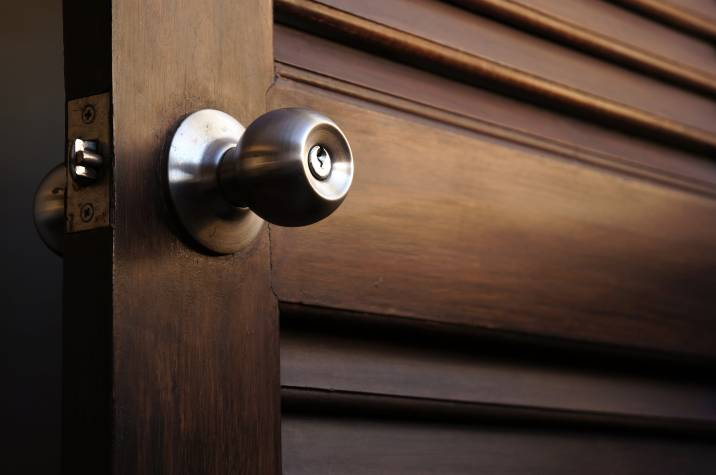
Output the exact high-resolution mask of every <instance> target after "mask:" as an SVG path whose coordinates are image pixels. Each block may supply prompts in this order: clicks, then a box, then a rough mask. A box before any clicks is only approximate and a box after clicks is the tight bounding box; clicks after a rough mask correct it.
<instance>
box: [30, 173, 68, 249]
mask: <svg viewBox="0 0 716 475" xmlns="http://www.w3.org/2000/svg"><path fill="white" fill-rule="evenodd" d="M65 176H66V174H65V164H64V163H60V164H59V165H57V166H56V167H54V168H53V169H52V170H50V172H49V173H48V174H47V175H45V177H44V178H43V179H42V181H41V182H40V185H39V186H38V187H37V190H36V191H35V200H34V203H33V206H32V208H33V218H34V221H35V228H36V229H37V233H38V234H39V235H40V239H42V241H43V242H44V243H45V245H46V246H47V247H49V248H50V250H52V251H53V252H54V253H56V254H59V255H62V250H63V244H64V237H65V181H66V179H65Z"/></svg>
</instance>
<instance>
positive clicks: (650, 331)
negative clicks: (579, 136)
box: [270, 83, 716, 356]
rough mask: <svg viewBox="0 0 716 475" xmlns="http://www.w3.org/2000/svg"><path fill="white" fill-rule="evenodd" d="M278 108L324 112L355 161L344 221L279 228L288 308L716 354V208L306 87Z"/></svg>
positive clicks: (278, 264) (285, 92)
mask: <svg viewBox="0 0 716 475" xmlns="http://www.w3.org/2000/svg"><path fill="white" fill-rule="evenodd" d="M270 104H271V106H272V107H282V106H292V105H302V106H307V107H312V108H314V109H316V110H321V111H322V112H324V113H326V114H327V115H329V116H330V117H332V118H334V119H335V120H336V122H337V123H338V124H339V125H340V126H341V127H342V128H343V129H344V131H345V132H346V134H347V136H348V137H350V138H351V145H352V147H353V150H354V153H355V157H356V178H355V180H354V185H353V189H352V190H351V193H350V195H349V197H348V198H347V200H346V202H345V203H344V204H343V206H342V207H341V208H340V209H339V210H338V211H337V212H336V213H335V214H334V215H332V216H331V217H330V218H328V219H327V220H325V221H323V222H321V223H318V224H316V225H314V226H311V227H309V228H304V229H291V230H286V229H283V228H279V227H272V231H271V234H272V250H273V252H272V265H273V282H274V290H275V292H276V294H277V296H278V297H279V299H280V300H282V301H287V302H295V303H303V304H310V305H318V306H324V307H332V308H344V309H352V310H358V311H366V312H371V313H377V314H387V315H400V316H406V317H412V318H419V319H429V320H437V321H443V322H450V323H455V324H461V325H468V326H479V327H483V328H493V329H500V330H503V331H513V332H521V333H530V334H536V335H549V336H556V337H562V338H569V339H577V340H584V341H593V342H601V343H609V344H616V345H623V346H628V347H633V348H642V349H653V350H660V351H667V352H677V353H687V354H689V353H690V354H694V355H708V356H714V355H715V354H716V344H715V342H716V340H714V336H713V335H714V332H713V331H711V330H712V329H713V324H714V323H713V319H712V318H711V316H712V315H714V313H715V312H716V301H715V300H714V294H713V289H714V288H716V280H715V278H714V273H713V269H714V268H716V261H714V256H716V221H714V219H716V218H715V216H716V212H715V211H716V209H715V208H716V204H715V203H714V201H713V200H712V199H708V198H703V197H699V196H695V195H692V194H688V193H684V192H680V191H677V190H673V189H669V188H666V187H663V186H657V185H654V184H650V183H646V182H642V181H640V180H635V179H630V178H627V177H620V176H618V175H614V174H612V173H609V172H606V171H604V170H599V169H594V168H590V167H587V166H584V165H582V164H577V163H574V162H571V161H567V160H563V159H560V158H558V157H555V156H549V155H547V154H543V153H541V152H536V151H534V150H531V149H528V148H523V147H520V146H515V145H511V144H508V143H504V142H501V141H497V140H494V139H491V138H488V137H481V136H479V135H476V134H471V133H465V132H463V131H459V130H451V129H449V128H446V127H440V126H439V124H436V123H434V122H424V121H423V120H419V119H417V118H414V117H411V116H407V115H403V114H396V113H391V112H389V111H386V110H376V109H375V108H373V107H371V106H370V105H369V104H366V103H363V102H360V101H357V102H354V101H350V100H344V99H341V98H340V97H337V96H334V95H328V94H323V93H321V92H320V91H318V90H315V89H311V88H307V87H302V86H298V85H291V84H287V83H279V84H278V85H277V87H274V88H273V89H272V91H271V95H270ZM317 243H320V245H317ZM308 280H310V281H311V282H312V285H310V286H307V285H305V282H307V281H308ZM346 282H350V288H348V289H347V288H346V284H345V283H346Z"/></svg>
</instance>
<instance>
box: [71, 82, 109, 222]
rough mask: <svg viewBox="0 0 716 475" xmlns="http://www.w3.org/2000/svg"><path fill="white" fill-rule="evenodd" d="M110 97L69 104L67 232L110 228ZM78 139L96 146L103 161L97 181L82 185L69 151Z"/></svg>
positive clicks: (91, 97)
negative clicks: (74, 173) (74, 169)
mask: <svg viewBox="0 0 716 475" xmlns="http://www.w3.org/2000/svg"><path fill="white" fill-rule="evenodd" d="M110 125H111V122H110V97H109V94H107V93H105V94H97V95H96V96H89V97H83V98H80V99H75V100H72V101H69V102H67V143H68V151H67V159H66V160H67V167H66V168H67V207H66V210H65V215H66V218H65V219H66V222H65V226H66V228H65V229H66V230H67V232H68V233H73V232H77V231H87V230H89V229H96V228H102V227H105V226H109V225H110V184H111V183H112V136H111V127H110ZM75 139H83V140H89V141H93V142H96V143H97V150H96V151H97V152H98V153H99V154H100V155H102V157H103V158H104V161H103V164H102V168H101V169H100V170H98V177H97V180H96V181H95V182H93V183H91V184H87V185H80V184H79V183H77V182H76V181H75V180H74V179H73V177H72V174H71V172H70V169H71V166H70V165H71V164H70V162H69V161H70V157H69V155H70V148H71V146H72V143H73V142H74V140H75Z"/></svg>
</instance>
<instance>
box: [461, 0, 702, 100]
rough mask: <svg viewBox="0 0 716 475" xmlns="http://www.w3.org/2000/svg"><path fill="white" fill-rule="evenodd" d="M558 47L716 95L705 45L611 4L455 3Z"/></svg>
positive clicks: (571, 0) (536, 0)
mask: <svg viewBox="0 0 716 475" xmlns="http://www.w3.org/2000/svg"><path fill="white" fill-rule="evenodd" d="M451 1H452V3H454V4H456V5H460V6H463V7H465V8H467V9H469V10H472V11H474V12H475V13H476V14H479V15H487V16H490V17H493V18H495V19H497V20H498V21H501V22H505V23H507V24H509V25H512V26H514V27H516V28H518V29H522V30H525V31H528V32H531V33H534V34H536V35H539V36H544V37H547V38H550V39H552V40H554V41H556V42H557V43H558V44H560V45H562V46H565V47H570V48H575V49H578V50H582V51H585V52H587V53H588V54H592V55H595V56H597V57H599V58H602V59H606V60H608V61H614V62H616V63H618V64H623V65H625V66H627V67H629V68H633V69H636V70H638V71H640V72H642V73H644V74H646V75H653V76H656V77H659V78H661V79H663V80H666V81H669V82H674V83H675V84H679V85H682V86H684V87H687V88H693V89H694V90H696V91H701V92H702V93H705V94H709V95H714V93H716V76H714V74H716V54H714V51H713V49H712V48H710V46H709V45H708V44H707V43H706V42H703V41H699V40H697V39H695V38H692V37H689V36H688V35H686V34H684V33H680V32H677V31H674V30H672V29H669V28H668V27H666V26H663V25H659V24H658V23H655V22H652V21H649V20H647V19H645V18H642V17H640V16H639V15H637V14H635V13H633V12H630V11H628V10H625V9H620V8H618V7H617V6H615V5H611V4H609V3H606V2H584V1H579V0H562V1H560V2H559V3H557V2H554V1H551V0H530V1H510V2H505V1H500V0H451Z"/></svg>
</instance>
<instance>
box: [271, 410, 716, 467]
mask: <svg viewBox="0 0 716 475" xmlns="http://www.w3.org/2000/svg"><path fill="white" fill-rule="evenodd" d="M282 433H283V443H284V446H285V450H284V458H285V461H286V462H285V463H286V466H287V467H290V473H296V474H315V473H342V474H384V473H391V474H411V475H412V474H445V473H450V474H466V475H467V474H470V475H472V474H475V473H495V474H503V473H509V474H534V473H545V474H546V473H549V474H573V473H577V472H578V473H582V474H594V475H601V474H604V473H612V474H631V473H640V472H642V471H643V472H645V473H650V474H664V475H667V474H668V475H671V474H673V473H683V474H703V473H708V472H709V471H710V470H711V468H712V467H713V465H714V463H716V451H714V443H713V441H709V440H706V441H692V440H684V439H683V438H680V437H657V436H651V437H649V436H647V437H634V436H633V435H630V434H623V433H620V432H614V431H589V432H587V431H585V430H584V429H583V428H581V427H577V428H561V429H560V428H545V427H539V426H538V427H529V426H520V425H514V424H500V423H499V422H497V423H494V422H481V423H480V422H478V423H472V424H470V423H462V424H455V423H448V422H439V421H438V422H435V421H421V420H420V416H419V413H417V414H415V415H414V416H412V417H411V418H410V419H407V418H400V417H391V416H390V415H385V414H382V415H379V416H378V417H375V416H374V417H369V416H367V415H352V414H351V413H343V414H332V413H326V412H325V411H323V410H321V409H319V408H316V409H314V410H313V411H311V412H306V413H304V412H298V413H290V412H289V413H286V414H285V415H284V423H283V428H282Z"/></svg>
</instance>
